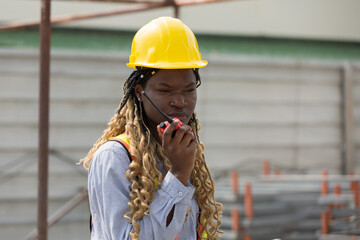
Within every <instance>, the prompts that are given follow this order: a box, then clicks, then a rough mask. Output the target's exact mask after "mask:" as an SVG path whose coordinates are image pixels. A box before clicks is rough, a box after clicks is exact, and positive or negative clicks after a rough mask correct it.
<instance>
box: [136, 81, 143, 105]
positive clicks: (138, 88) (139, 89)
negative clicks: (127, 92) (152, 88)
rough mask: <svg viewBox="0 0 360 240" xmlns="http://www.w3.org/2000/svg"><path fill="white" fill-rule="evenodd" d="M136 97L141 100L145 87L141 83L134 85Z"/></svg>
mask: <svg viewBox="0 0 360 240" xmlns="http://www.w3.org/2000/svg"><path fill="white" fill-rule="evenodd" d="M134 90H135V94H136V97H137V98H138V99H139V101H141V99H142V91H143V88H142V86H141V85H140V84H136V85H135V87H134Z"/></svg>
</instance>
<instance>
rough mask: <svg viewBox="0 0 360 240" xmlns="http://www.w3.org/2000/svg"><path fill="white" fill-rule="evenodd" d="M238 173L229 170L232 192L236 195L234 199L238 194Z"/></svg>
mask: <svg viewBox="0 0 360 240" xmlns="http://www.w3.org/2000/svg"><path fill="white" fill-rule="evenodd" d="M238 181H239V175H238V172H237V171H236V170H234V171H232V172H231V182H232V188H233V193H234V195H235V197H236V199H238V197H239V195H238V193H239V182H238Z"/></svg>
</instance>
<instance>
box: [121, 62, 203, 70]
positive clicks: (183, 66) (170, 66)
mask: <svg viewBox="0 0 360 240" xmlns="http://www.w3.org/2000/svg"><path fill="white" fill-rule="evenodd" d="M126 65H127V66H128V67H131V68H134V69H135V68H136V67H147V68H158V69H190V68H202V67H205V66H207V65H208V62H207V61H206V60H201V61H199V62H196V63H190V64H189V63H167V62H166V63H153V64H151V63H127V64H126Z"/></svg>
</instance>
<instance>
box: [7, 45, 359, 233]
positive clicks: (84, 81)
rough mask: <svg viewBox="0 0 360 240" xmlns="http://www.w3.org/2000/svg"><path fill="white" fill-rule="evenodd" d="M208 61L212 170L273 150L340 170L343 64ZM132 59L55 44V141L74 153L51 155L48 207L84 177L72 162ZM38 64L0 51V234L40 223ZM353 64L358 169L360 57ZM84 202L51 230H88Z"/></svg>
mask: <svg viewBox="0 0 360 240" xmlns="http://www.w3.org/2000/svg"><path fill="white" fill-rule="evenodd" d="M205 58H206V56H205ZM207 60H209V66H208V67H206V68H204V69H201V71H200V73H201V76H202V82H203V84H202V85H201V87H200V88H199V91H198V94H199V96H198V105H197V113H198V116H199V118H200V120H201V124H202V128H203V129H202V131H201V139H202V141H203V142H204V143H205V145H206V159H207V161H208V164H209V166H210V168H211V170H212V171H216V170H221V169H233V168H240V169H242V170H244V171H245V172H246V173H247V174H251V173H255V172H259V171H261V164H262V161H263V160H264V159H269V160H270V162H271V164H272V166H274V167H277V168H280V169H284V168H286V169H288V170H289V169H291V168H292V169H293V168H295V169H302V170H304V171H305V172H309V173H320V172H321V171H322V170H327V171H329V172H331V173H340V170H341V162H342V157H343V144H342V142H343V133H342V131H343V130H342V129H343V118H342V106H343V100H342V98H343V95H342V79H343V78H344V76H343V75H344V70H343V66H344V64H343V63H341V62H327V63H324V62H316V61H308V60H303V61H300V60H291V59H270V58H268V59H256V58H252V57H244V56H243V57H229V56H211V57H210V56H209V58H207ZM126 61H127V56H126V54H122V53H103V52H91V53H85V52H75V51H69V52H67V51H53V53H52V63H51V93H50V95H51V105H50V106H51V109H50V127H51V129H50V148H51V149H55V150H57V151H60V152H61V153H63V154H65V155H67V156H69V157H71V158H72V159H73V160H71V161H70V162H69V161H68V162H66V161H64V160H65V159H64V158H59V156H57V155H56V154H54V153H52V154H51V156H50V187H49V198H50V205H49V207H50V211H49V214H50V215H51V213H52V212H53V210H55V209H57V208H58V207H59V206H60V205H62V204H63V203H64V202H65V201H66V200H67V199H69V198H70V197H71V196H73V195H75V193H76V192H77V191H78V188H79V187H81V186H85V185H86V173H85V171H83V172H82V174H79V172H78V171H76V170H81V169H82V167H81V166H76V164H75V162H76V161H78V159H80V158H82V157H84V156H85V155H86V153H87V151H88V150H89V149H90V148H91V146H92V144H93V143H94V142H95V141H96V139H97V138H98V137H99V136H100V135H101V134H102V131H103V129H105V128H106V123H107V122H108V120H109V119H110V118H111V117H112V115H113V112H114V110H115V109H116V108H117V105H118V103H119V101H120V99H121V97H122V85H123V82H124V80H125V79H126V78H127V77H128V75H129V74H130V72H131V69H128V68H127V67H126V66H125V63H126ZM38 69H39V64H38V51H36V50H6V49H1V50H0V109H1V114H0V139H1V140H0V142H1V144H0V177H1V179H2V180H1V181H2V182H1V184H0V191H1V193H2V194H1V197H0V202H1V206H2V207H1V208H0V232H1V235H0V238H1V239H17V238H20V237H23V236H25V235H26V234H27V233H28V232H29V231H30V230H31V229H32V228H34V227H35V226H36V196H37V195H36V192H37V185H36V181H37V166H36V164H37V163H36V160H37V158H36V156H35V153H36V150H37V142H38V140H37V134H38V133H37V119H38V88H39V86H38ZM350 70H351V74H350V76H351V77H350V80H351V81H352V83H353V96H352V97H353V101H354V102H353V107H354V111H353V116H354V127H353V131H354V132H353V135H354V139H355V141H354V142H355V144H354V150H355V157H356V159H357V162H358V163H357V167H358V169H359V165H360V163H359V161H360V135H359V134H358V133H359V130H360V63H356V64H355V63H352V64H351V65H350ZM28 159H30V160H29V161H28ZM14 163H19V164H22V165H19V167H14V166H12V164H14ZM69 163H70V164H69ZM9 166H10V167H9ZM6 171H7V172H6ZM8 173H10V175H9V174H8ZM357 173H359V171H358V172H357ZM6 176H12V178H11V179H10V180H9V179H5V178H4V177H6ZM3 178H4V179H5V180H6V181H5V182H4V181H3ZM15 200H16V201H15ZM87 208H88V207H87V205H86V203H85V204H83V205H82V207H80V208H79V209H78V210H77V211H74V212H72V214H70V216H69V217H67V218H66V219H65V220H63V221H62V222H60V223H59V224H57V225H56V227H54V228H52V230H51V231H50V236H51V239H64V236H65V235H64V234H68V235H69V234H70V235H71V234H72V235H71V237H74V236H75V235H76V236H77V239H87V238H88V237H89V236H88V229H87V224H88V222H87V221H88V209H87ZM9 224H10V225H9ZM74 234H75V235H74ZM70 235H69V237H70ZM65 238H66V236H65Z"/></svg>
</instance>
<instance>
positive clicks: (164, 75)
mask: <svg viewBox="0 0 360 240" xmlns="http://www.w3.org/2000/svg"><path fill="white" fill-rule="evenodd" d="M192 84H194V85H196V77H195V73H194V71H193V70H192V69H160V70H159V71H157V73H156V74H155V75H154V76H152V77H151V78H149V80H148V81H147V83H146V85H147V86H159V85H167V86H171V87H178V88H181V87H187V86H189V85H192Z"/></svg>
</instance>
